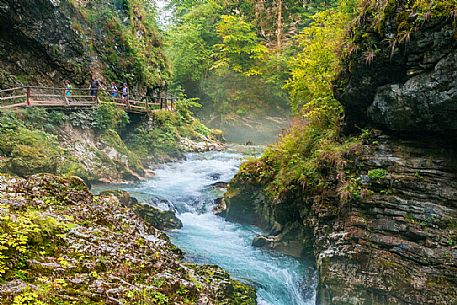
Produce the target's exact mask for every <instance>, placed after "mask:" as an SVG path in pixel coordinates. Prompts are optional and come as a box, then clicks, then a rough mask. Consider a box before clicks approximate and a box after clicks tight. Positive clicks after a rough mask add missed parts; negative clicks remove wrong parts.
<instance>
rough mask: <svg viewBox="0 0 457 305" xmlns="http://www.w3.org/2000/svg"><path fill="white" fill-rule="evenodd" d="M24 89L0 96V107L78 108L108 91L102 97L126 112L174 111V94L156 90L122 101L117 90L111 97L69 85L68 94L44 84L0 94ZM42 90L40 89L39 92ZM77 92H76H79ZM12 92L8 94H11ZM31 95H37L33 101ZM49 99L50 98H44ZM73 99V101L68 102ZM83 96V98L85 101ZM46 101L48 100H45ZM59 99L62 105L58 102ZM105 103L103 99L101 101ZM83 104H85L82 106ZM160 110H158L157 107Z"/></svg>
mask: <svg viewBox="0 0 457 305" xmlns="http://www.w3.org/2000/svg"><path fill="white" fill-rule="evenodd" d="M24 89H25V90H26V92H25V93H26V94H23V95H16V96H5V94H4V95H3V96H2V97H0V108H6V107H8V108H14V107H23V106H27V107H30V106H33V105H32V104H34V105H36V106H38V107H60V106H62V107H68V106H72V107H78V106H81V107H82V106H87V105H91V104H92V105H97V104H98V103H99V102H100V101H99V100H98V97H99V93H108V94H107V95H105V94H103V96H104V97H105V98H109V99H111V101H110V102H108V103H113V104H115V105H116V106H117V107H120V108H122V109H125V110H126V111H132V110H133V111H135V112H149V111H153V110H154V109H156V108H154V107H151V106H159V105H160V109H165V110H173V109H176V107H173V106H174V104H175V103H176V101H177V98H176V97H172V96H169V95H168V94H167V93H166V92H158V93H157V94H153V95H152V96H135V95H133V94H129V96H128V100H127V101H125V100H124V98H123V97H122V91H119V90H118V91H116V93H117V95H116V96H112V93H113V91H112V90H110V89H97V90H96V92H97V95H95V96H93V95H92V94H91V95H85V92H91V91H94V89H92V88H71V90H72V94H71V95H70V96H66V93H67V92H68V91H67V90H68V89H67V88H62V87H46V86H22V87H16V88H10V89H4V90H0V93H5V92H13V91H15V90H24ZM39 90H41V92H40V91H39ZM45 90H48V91H52V92H49V94H46V92H43V91H45ZM75 93H76V94H75ZM78 93H79V94H78ZM10 94H11V93H10ZM23 98H25V99H26V102H25V103H23V102H20V103H15V104H11V100H18V102H19V101H20V99H23ZM34 98H37V100H35V99H34ZM46 98H49V100H45V99H46ZM61 98H62V99H63V101H57V102H56V101H55V100H56V99H59V100H60V99H61ZM71 99H74V101H71ZM84 99H86V100H84ZM2 101H8V102H7V103H9V104H7V103H3V106H2ZM46 102H48V103H46ZM60 102H61V105H60ZM103 103H105V102H103ZM83 104H84V105H83ZM160 109H159V110H160Z"/></svg>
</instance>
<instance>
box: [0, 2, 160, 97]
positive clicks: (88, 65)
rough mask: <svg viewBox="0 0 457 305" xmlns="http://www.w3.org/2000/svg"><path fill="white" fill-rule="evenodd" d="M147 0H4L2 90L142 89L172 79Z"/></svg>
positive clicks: (0, 7)
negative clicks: (96, 82)
mask: <svg viewBox="0 0 457 305" xmlns="http://www.w3.org/2000/svg"><path fill="white" fill-rule="evenodd" d="M154 16H155V9H154V7H153V6H152V5H151V4H150V3H149V2H144V1H136V0H129V1H108V0H97V1H70V0H38V1H29V0H20V1H16V0H1V1H0V88H4V87H8V86H11V85H13V84H20V83H23V84H24V83H25V84H48V85H50V84H54V85H62V83H63V80H65V79H68V80H69V81H71V82H72V83H74V84H76V85H77V86H83V85H84V86H85V85H87V83H88V82H89V81H90V75H91V74H92V75H95V76H96V77H98V78H99V79H100V80H102V82H103V83H104V84H105V85H109V81H118V82H120V81H128V82H129V83H130V84H131V85H132V86H133V85H134V86H135V87H136V88H137V89H142V88H145V87H148V86H153V85H155V84H158V83H160V82H161V81H162V80H163V78H164V77H166V72H165V68H166V62H165V59H164V56H163V54H162V52H161V49H160V46H161V39H160V36H159V34H158V30H157V27H156V25H155V17H154Z"/></svg>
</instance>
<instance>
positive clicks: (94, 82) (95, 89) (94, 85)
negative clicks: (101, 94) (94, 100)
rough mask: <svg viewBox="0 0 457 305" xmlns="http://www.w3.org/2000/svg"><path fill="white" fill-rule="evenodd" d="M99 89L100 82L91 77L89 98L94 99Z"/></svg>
mask: <svg viewBox="0 0 457 305" xmlns="http://www.w3.org/2000/svg"><path fill="white" fill-rule="evenodd" d="M99 87H100V82H99V81H98V80H97V79H96V78H95V77H92V80H91V82H90V96H93V97H96V96H97V94H98V88H99Z"/></svg>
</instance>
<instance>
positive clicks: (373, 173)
mask: <svg viewBox="0 0 457 305" xmlns="http://www.w3.org/2000/svg"><path fill="white" fill-rule="evenodd" d="M387 174H388V172H387V171H386V170H385V169H383V168H376V169H372V170H370V171H368V174H367V175H368V178H370V179H371V180H373V181H379V180H382V179H385V178H386V177H387Z"/></svg>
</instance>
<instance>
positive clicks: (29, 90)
mask: <svg viewBox="0 0 457 305" xmlns="http://www.w3.org/2000/svg"><path fill="white" fill-rule="evenodd" d="M26 89H27V106H28V107H30V106H32V100H31V98H30V97H31V95H32V94H31V89H30V87H26Z"/></svg>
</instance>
